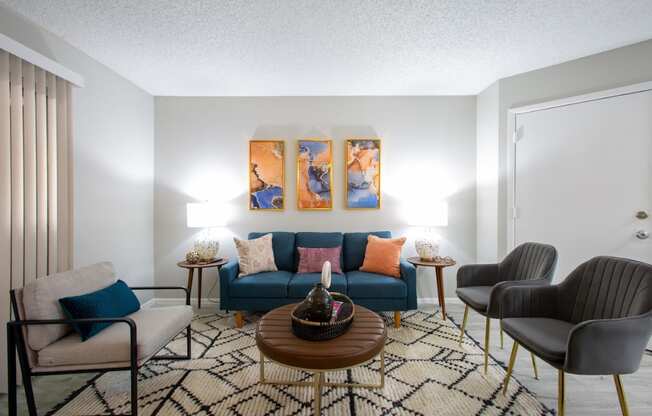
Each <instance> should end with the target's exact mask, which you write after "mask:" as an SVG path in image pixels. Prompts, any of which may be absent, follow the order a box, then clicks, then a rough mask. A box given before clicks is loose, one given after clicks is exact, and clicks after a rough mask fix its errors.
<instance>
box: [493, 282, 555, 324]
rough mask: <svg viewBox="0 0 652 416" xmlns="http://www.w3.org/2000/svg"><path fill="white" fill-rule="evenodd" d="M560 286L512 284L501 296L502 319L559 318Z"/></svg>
mask: <svg viewBox="0 0 652 416" xmlns="http://www.w3.org/2000/svg"><path fill="white" fill-rule="evenodd" d="M558 297H559V286H556V285H555V286H511V287H508V288H507V289H506V290H505V291H504V292H503V295H502V296H501V297H500V300H499V304H500V314H499V315H500V319H507V318H553V319H555V318H557V302H558Z"/></svg>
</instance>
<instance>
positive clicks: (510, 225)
mask: <svg viewBox="0 0 652 416" xmlns="http://www.w3.org/2000/svg"><path fill="white" fill-rule="evenodd" d="M648 91H652V81H647V82H641V83H637V84H631V85H627V86H624V87H618V88H611V89H607V90H602V91H596V92H591V93H588V94H581V95H574V96H570V97H564V98H560V99H556V100H550V101H543V102H540V103H535V104H529V105H524V106H518V107H512V108H509V109H508V110H507V137H505V140H507V184H508V186H507V213H506V216H507V221H506V224H507V249H508V251H510V250H512V249H513V248H514V247H515V245H516V220H517V219H518V213H517V212H516V204H515V201H516V198H515V196H516V156H517V155H516V144H517V143H518V140H516V138H517V134H518V132H517V131H516V118H517V117H518V115H519V114H526V113H532V112H536V111H543V110H549V109H552V108H559V107H567V106H571V105H575V104H582V103H586V102H591V101H600V100H606V99H609V98H615V97H622V96H625V95H632V94H639V93H642V92H648Z"/></svg>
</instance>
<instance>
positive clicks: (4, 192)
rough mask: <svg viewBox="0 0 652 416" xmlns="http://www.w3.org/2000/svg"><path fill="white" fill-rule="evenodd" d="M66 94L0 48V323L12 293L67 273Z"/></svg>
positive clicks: (67, 87)
mask: <svg viewBox="0 0 652 416" xmlns="http://www.w3.org/2000/svg"><path fill="white" fill-rule="evenodd" d="M71 89H72V86H71V84H70V83H69V82H68V81H66V80H64V79H62V78H59V77H57V76H55V75H53V74H52V73H49V72H47V71H45V70H43V69H41V68H39V67H36V66H34V65H32V64H30V63H29V62H27V61H24V60H22V59H20V58H18V57H16V56H14V55H12V54H10V53H8V52H7V51H5V50H2V49H0V305H1V307H2V313H1V320H2V321H3V322H6V321H7V320H8V319H9V318H10V310H9V290H10V289H16V288H21V287H23V286H24V285H25V284H27V283H29V282H31V281H33V280H35V279H38V278H42V277H44V276H47V275H48V274H52V273H55V272H58V271H64V270H68V269H69V268H70V267H72V156H71V154H72V111H71ZM0 334H2V335H0V338H4V337H5V335H6V334H5V331H0ZM0 345H5V342H4V339H2V343H1V344H0ZM4 350H5V348H4V347H3V348H2V349H1V351H2V352H3V353H2V354H0V356H1V355H4ZM2 360H3V363H4V362H6V361H5V359H4V357H2ZM5 373H6V371H3V372H2V376H0V378H2V377H3V376H5ZM2 381H4V380H2ZM1 384H4V383H0V385H1Z"/></svg>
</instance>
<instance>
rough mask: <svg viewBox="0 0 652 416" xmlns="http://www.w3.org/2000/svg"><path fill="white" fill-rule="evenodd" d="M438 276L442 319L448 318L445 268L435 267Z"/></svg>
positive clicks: (438, 294) (438, 295)
mask: <svg viewBox="0 0 652 416" xmlns="http://www.w3.org/2000/svg"><path fill="white" fill-rule="evenodd" d="M435 275H436V276H437V297H438V298H439V307H440V308H441V319H443V320H446V300H445V298H444V268H443V267H439V266H438V267H435Z"/></svg>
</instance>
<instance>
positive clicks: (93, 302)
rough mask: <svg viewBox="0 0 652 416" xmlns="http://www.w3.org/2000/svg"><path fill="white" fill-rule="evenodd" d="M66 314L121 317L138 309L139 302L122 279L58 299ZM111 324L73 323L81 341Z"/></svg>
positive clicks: (73, 317)
mask: <svg viewBox="0 0 652 416" xmlns="http://www.w3.org/2000/svg"><path fill="white" fill-rule="evenodd" d="M59 303H60V304H61V307H62V308H63V311H64V312H65V314H66V316H68V317H69V318H70V319H84V318H122V317H123V316H127V315H129V314H132V313H134V312H136V311H137V310H139V309H140V302H139V301H138V298H137V297H136V295H134V292H133V290H131V289H130V288H129V286H127V284H126V283H125V282H123V281H122V280H118V281H117V282H115V283H114V284H112V285H111V286H107V287H105V288H104V289H100V290H98V291H95V292H91V293H87V294H85V295H79V296H70V297H67V298H61V299H59ZM111 325H113V323H112V322H97V323H84V324H73V325H72V327H73V328H74V329H75V331H76V332H77V333H79V335H81V339H82V341H86V340H87V339H89V338H91V337H92V336H94V335H97V334H98V333H99V332H100V331H102V330H104V329H106V328H108V327H109V326H111Z"/></svg>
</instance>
